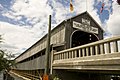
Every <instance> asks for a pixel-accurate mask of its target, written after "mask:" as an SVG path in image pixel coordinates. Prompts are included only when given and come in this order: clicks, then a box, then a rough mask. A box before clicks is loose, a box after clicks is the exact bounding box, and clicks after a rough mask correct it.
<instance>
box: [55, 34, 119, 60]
mask: <svg viewBox="0 0 120 80" xmlns="http://www.w3.org/2000/svg"><path fill="white" fill-rule="evenodd" d="M119 52H120V36H117V37H112V38H109V39H105V40H100V41H97V42H93V43H89V44H86V45H82V46H78V47H75V48H71V49H67V50H63V51H60V52H56V53H54V54H53V61H54V60H63V59H73V58H80V57H86V56H95V55H101V54H110V53H119Z"/></svg>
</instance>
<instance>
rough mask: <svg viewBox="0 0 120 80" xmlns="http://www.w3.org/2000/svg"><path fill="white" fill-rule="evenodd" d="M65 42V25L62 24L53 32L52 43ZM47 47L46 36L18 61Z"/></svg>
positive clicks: (18, 59) (17, 60)
mask: <svg viewBox="0 0 120 80" xmlns="http://www.w3.org/2000/svg"><path fill="white" fill-rule="evenodd" d="M64 42H65V27H64V25H61V26H60V27H58V28H57V29H56V30H54V31H53V32H52V33H51V44H60V43H64ZM45 48H46V37H45V38H44V39H42V40H41V41H40V42H38V43H37V44H36V45H35V46H33V47H32V48H31V49H29V50H28V51H27V52H25V53H24V54H23V55H21V56H20V57H18V58H17V59H16V62H19V61H21V60H24V59H26V58H28V57H30V56H32V55H34V54H36V53H38V52H40V51H42V50H43V49H45Z"/></svg>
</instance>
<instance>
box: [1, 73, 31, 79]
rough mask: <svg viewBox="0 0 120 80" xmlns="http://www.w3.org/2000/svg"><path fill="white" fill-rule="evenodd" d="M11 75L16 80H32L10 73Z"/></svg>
mask: <svg viewBox="0 0 120 80" xmlns="http://www.w3.org/2000/svg"><path fill="white" fill-rule="evenodd" d="M10 75H11V76H12V77H13V78H14V80H30V79H28V78H25V77H23V76H20V75H18V74H16V73H14V72H10ZM0 80H1V79H0Z"/></svg>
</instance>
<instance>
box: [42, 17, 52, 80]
mask: <svg viewBox="0 0 120 80" xmlns="http://www.w3.org/2000/svg"><path fill="white" fill-rule="evenodd" d="M50 36H51V15H49V28H48V35H47V44H46V53H45V71H44V76H43V80H49V79H48V75H49V54H50Z"/></svg>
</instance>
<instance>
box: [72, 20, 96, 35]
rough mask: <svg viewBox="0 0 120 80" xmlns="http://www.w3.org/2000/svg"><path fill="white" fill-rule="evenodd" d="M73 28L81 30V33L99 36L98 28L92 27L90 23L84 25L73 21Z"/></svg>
mask: <svg viewBox="0 0 120 80" xmlns="http://www.w3.org/2000/svg"><path fill="white" fill-rule="evenodd" d="M83 22H85V21H83ZM73 27H74V28H77V29H80V30H81V31H85V32H90V33H95V34H98V28H95V27H93V26H90V22H88V24H84V23H79V22H76V21H73Z"/></svg>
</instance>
